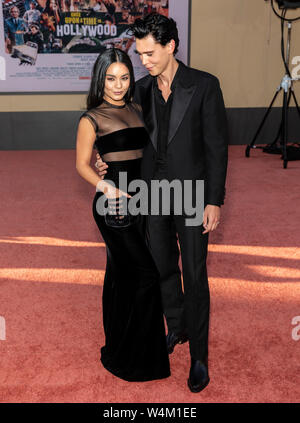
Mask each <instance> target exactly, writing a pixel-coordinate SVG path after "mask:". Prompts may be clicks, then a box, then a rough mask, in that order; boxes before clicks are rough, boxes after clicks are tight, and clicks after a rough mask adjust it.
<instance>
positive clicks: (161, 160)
mask: <svg viewBox="0 0 300 423" xmlns="http://www.w3.org/2000/svg"><path fill="white" fill-rule="evenodd" d="M179 69H180V66H178V68H177V71H176V73H175V75H174V78H173V81H172V84H171V93H170V95H169V97H168V100H167V101H165V99H164V98H163V95H162V92H161V90H160V89H159V88H158V83H157V78H155V79H154V99H155V111H156V116H157V128H158V132H157V160H156V166H155V169H156V170H155V173H156V174H157V175H158V173H159V175H160V176H164V175H166V174H167V146H168V134H169V122H170V115H171V109H172V103H173V94H174V90H175V89H176V83H177V81H178V76H179V73H180V72H179Z"/></svg>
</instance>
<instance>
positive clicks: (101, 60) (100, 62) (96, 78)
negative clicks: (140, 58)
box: [87, 48, 135, 110]
mask: <svg viewBox="0 0 300 423" xmlns="http://www.w3.org/2000/svg"><path fill="white" fill-rule="evenodd" d="M115 62H119V63H123V64H124V65H125V66H126V67H127V69H128V70H129V75H130V85H129V88H128V91H127V93H126V94H125V96H124V100H125V102H126V103H129V102H130V101H131V100H132V97H133V94H134V86H135V82H134V73H133V66H132V63H131V60H130V58H129V56H128V54H127V53H125V52H124V51H123V50H120V49H118V48H110V49H108V50H106V51H105V52H104V53H100V54H99V56H98V57H97V60H96V62H95V63H94V66H93V71H92V80H91V85H90V89H89V93H88V96H87V110H90V109H93V108H94V107H97V106H99V105H100V104H101V103H102V101H103V95H104V86H105V77H106V72H107V69H108V68H109V66H110V65H111V64H112V63H115Z"/></svg>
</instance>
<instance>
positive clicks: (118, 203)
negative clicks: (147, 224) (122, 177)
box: [104, 195, 138, 228]
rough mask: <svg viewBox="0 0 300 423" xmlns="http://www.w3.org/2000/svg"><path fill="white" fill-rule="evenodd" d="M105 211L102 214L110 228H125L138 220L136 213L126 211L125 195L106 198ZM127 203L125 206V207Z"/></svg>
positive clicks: (126, 199) (126, 200)
mask: <svg viewBox="0 0 300 423" xmlns="http://www.w3.org/2000/svg"><path fill="white" fill-rule="evenodd" d="M106 201H107V205H106V207H107V213H106V214H105V216H104V219H105V223H106V225H107V226H110V227H112V228H126V227H128V226H131V225H133V224H134V223H136V222H137V220H138V215H137V216H133V215H131V214H130V213H129V211H128V197H125V195H123V196H121V197H119V198H112V199H111V198H108V199H107V200H106ZM125 204H127V207H125Z"/></svg>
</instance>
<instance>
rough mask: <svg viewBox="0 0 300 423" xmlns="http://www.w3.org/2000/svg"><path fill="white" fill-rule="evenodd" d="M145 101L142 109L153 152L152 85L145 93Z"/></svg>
mask: <svg viewBox="0 0 300 423" xmlns="http://www.w3.org/2000/svg"><path fill="white" fill-rule="evenodd" d="M145 99H146V101H145V102H144V107H143V114H144V121H145V124H146V128H147V130H148V133H149V135H150V138H151V141H152V144H153V146H154V148H155V150H157V118H156V111H155V100H154V89H153V83H151V84H149V86H148V88H147V90H146V92H145Z"/></svg>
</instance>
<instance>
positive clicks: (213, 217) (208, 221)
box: [202, 204, 221, 234]
mask: <svg viewBox="0 0 300 423" xmlns="http://www.w3.org/2000/svg"><path fill="white" fill-rule="evenodd" d="M220 216H221V210H220V207H219V206H212V205H211V204H208V205H207V206H206V207H205V209H204V213H203V226H204V228H205V231H203V232H202V233H203V234H206V233H207V232H212V231H214V230H215V229H216V228H217V226H218V224H219V223H220Z"/></svg>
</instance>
